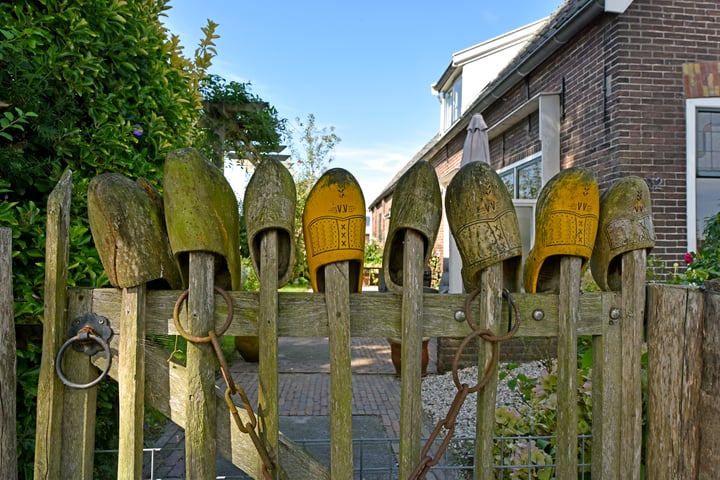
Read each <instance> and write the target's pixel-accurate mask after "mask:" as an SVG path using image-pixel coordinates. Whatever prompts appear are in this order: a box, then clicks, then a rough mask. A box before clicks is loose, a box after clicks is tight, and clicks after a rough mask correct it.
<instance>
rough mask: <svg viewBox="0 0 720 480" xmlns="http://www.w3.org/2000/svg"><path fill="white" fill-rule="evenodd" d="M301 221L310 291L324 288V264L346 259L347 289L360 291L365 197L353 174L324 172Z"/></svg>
mask: <svg viewBox="0 0 720 480" xmlns="http://www.w3.org/2000/svg"><path fill="white" fill-rule="evenodd" d="M302 220H303V236H304V238H305V250H306V252H307V262H308V268H309V270H310V283H311V285H312V288H313V290H314V291H315V292H324V291H325V271H324V268H323V267H324V266H325V265H328V264H331V263H334V262H342V261H348V262H349V263H348V267H349V269H350V276H349V285H350V291H351V292H359V291H360V290H361V288H362V277H363V265H364V253H365V198H364V197H363V193H362V190H361V188H360V184H359V183H358V182H357V180H356V179H355V177H353V176H352V174H351V173H350V172H348V171H347V170H344V169H342V168H333V169H330V170H328V171H327V172H325V173H324V174H323V175H322V176H321V177H320V178H319V179H318V181H317V182H316V183H315V185H314V186H313V188H312V190H310V193H309V194H308V198H307V201H306V203H305V209H304V211H303V217H302Z"/></svg>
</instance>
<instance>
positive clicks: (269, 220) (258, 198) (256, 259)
mask: <svg viewBox="0 0 720 480" xmlns="http://www.w3.org/2000/svg"><path fill="white" fill-rule="evenodd" d="M296 204H297V194H296V191H295V181H294V180H293V178H292V175H290V172H289V171H288V169H287V168H285V165H283V164H282V163H280V162H279V161H277V160H272V159H265V160H263V161H262V162H261V163H260V165H258V167H257V169H256V170H255V173H254V174H253V176H252V178H250V182H248V185H247V188H246V189H245V198H244V200H243V211H244V213H245V229H246V230H247V237H248V245H249V247H250V258H251V259H252V262H253V267H255V272H256V273H257V275H258V277H260V253H261V250H260V247H261V242H262V233H264V232H266V231H268V230H277V235H278V246H277V252H278V287H282V286H283V285H285V284H286V283H287V282H288V281H289V280H290V276H291V275H292V270H293V265H294V264H295V240H294V237H293V235H294V232H295V206H296Z"/></svg>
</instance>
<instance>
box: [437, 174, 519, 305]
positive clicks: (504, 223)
mask: <svg viewBox="0 0 720 480" xmlns="http://www.w3.org/2000/svg"><path fill="white" fill-rule="evenodd" d="M445 213H446V214H447V219H448V225H449V226H450V231H451V232H452V234H453V237H455V242H456V243H457V247H458V251H459V252H460V258H462V265H463V266H462V278H463V286H464V287H465V290H466V291H468V292H470V291H473V290H475V289H476V288H477V287H478V286H479V282H480V272H481V271H482V270H483V269H485V268H487V267H489V266H491V265H493V264H495V263H498V262H503V281H504V284H505V287H506V288H508V289H509V290H510V291H514V292H516V291H518V290H520V283H519V282H520V267H521V264H522V241H521V239H520V225H519V223H518V219H517V215H516V213H515V207H514V206H513V203H512V196H511V195H510V192H509V191H508V189H507V187H506V186H505V184H504V183H503V181H502V180H501V179H500V176H499V175H498V174H497V172H495V170H494V169H493V168H492V167H490V165H488V164H487V163H484V162H471V163H468V164H466V165H465V166H463V167H462V168H461V169H460V170H459V171H458V173H457V174H456V175H455V176H454V177H453V179H452V180H451V181H450V184H449V185H448V187H447V191H446V192H445Z"/></svg>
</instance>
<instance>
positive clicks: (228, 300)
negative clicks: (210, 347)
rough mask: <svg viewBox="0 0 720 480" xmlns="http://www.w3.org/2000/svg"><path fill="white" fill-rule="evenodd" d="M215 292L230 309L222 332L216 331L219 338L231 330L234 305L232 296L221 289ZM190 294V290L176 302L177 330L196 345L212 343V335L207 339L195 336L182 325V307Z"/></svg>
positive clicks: (216, 289)
mask: <svg viewBox="0 0 720 480" xmlns="http://www.w3.org/2000/svg"><path fill="white" fill-rule="evenodd" d="M215 291H216V292H218V293H219V294H220V295H221V296H222V297H223V299H225V303H226V304H227V307H228V313H227V318H226V319H225V323H224V324H223V326H222V327H220V330H216V331H215V335H217V336H218V337H220V336H222V335H223V334H224V333H225V332H227V329H228V328H230V324H231V323H232V319H233V303H232V299H231V298H230V295H228V293H227V292H226V291H225V290H223V289H222V288H220V287H215ZM189 294H190V290H185V291H184V292H183V293H182V295H180V297H178V299H177V301H176V302H175V308H174V309H173V321H174V322H175V329H177V331H178V333H179V334H180V335H181V336H182V337H183V338H184V339H185V340H187V341H189V342H194V343H208V342H210V341H211V338H210V335H208V336H206V337H197V336H195V335H190V334H189V333H188V332H187V331H186V330H185V328H183V326H182V325H181V324H180V306H181V305H182V303H183V301H185V299H186V298H187V297H188V295H189Z"/></svg>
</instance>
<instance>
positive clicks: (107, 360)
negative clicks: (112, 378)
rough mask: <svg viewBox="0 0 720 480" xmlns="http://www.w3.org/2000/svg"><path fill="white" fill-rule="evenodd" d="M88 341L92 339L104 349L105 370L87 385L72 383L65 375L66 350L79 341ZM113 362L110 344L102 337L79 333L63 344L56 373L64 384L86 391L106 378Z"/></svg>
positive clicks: (56, 361) (58, 355)
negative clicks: (63, 362) (64, 359)
mask: <svg viewBox="0 0 720 480" xmlns="http://www.w3.org/2000/svg"><path fill="white" fill-rule="evenodd" d="M87 339H90V340H92V341H94V342H96V343H97V344H99V345H100V346H101V347H103V350H104V351H105V368H104V369H103V371H102V372H101V373H100V376H99V377H97V378H96V379H95V380H93V381H92V382H90V383H85V384H81V383H75V382H73V381H71V380H70V379H68V378H67V377H66V376H65V374H64V373H63V371H62V357H63V355H64V354H65V350H67V349H68V347H69V346H70V345H72V344H73V343H75V342H76V341H78V340H87ZM111 362H112V352H110V345H108V343H107V342H106V341H105V340H104V339H103V338H102V337H100V336H98V335H95V334H94V333H89V332H81V333H78V334H77V335H75V336H74V337H71V338H69V339H68V340H67V341H66V342H65V343H63V345H62V347H60V351H58V354H57V359H56V360H55V372H57V376H58V377H60V380H61V381H62V383H64V384H65V385H67V386H68V387H71V388H77V389H80V390H85V389H88V388H91V387H94V386H95V385H97V384H98V383H100V381H101V380H102V379H103V378H105V376H106V375H107V374H108V372H109V371H110V363H111Z"/></svg>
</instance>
